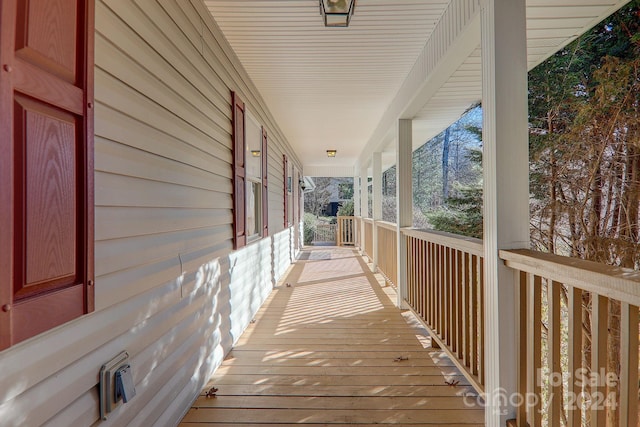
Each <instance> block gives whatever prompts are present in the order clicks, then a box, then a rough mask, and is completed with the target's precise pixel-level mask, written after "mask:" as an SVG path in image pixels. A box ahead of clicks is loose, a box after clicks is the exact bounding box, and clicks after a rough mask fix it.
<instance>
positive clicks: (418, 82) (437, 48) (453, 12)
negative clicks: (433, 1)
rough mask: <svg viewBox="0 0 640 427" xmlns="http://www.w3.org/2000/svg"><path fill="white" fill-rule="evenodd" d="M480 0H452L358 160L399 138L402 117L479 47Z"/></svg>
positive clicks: (413, 111) (363, 161)
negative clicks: (397, 132)
mask: <svg viewBox="0 0 640 427" xmlns="http://www.w3.org/2000/svg"><path fill="white" fill-rule="evenodd" d="M479 12H480V0H460V1H455V2H451V3H450V4H449V7H448V8H447V10H446V11H445V13H444V14H443V16H442V19H441V20H440V22H438V24H437V25H436V27H435V29H434V31H433V33H432V34H431V37H430V38H429V40H428V41H427V43H426V44H425V47H424V48H423V50H422V52H421V53H420V55H419V56H418V59H417V60H416V63H415V64H414V66H413V68H412V69H411V71H410V72H409V74H408V76H407V78H406V79H405V80H404V82H403V84H402V86H401V87H400V89H399V90H398V92H397V94H396V96H395V97H394V99H393V101H391V103H390V104H389V107H388V108H387V110H386V112H385V113H384V115H383V117H382V119H381V120H380V122H379V124H378V126H377V127H376V129H375V130H374V132H373V134H372V135H371V137H370V138H369V141H368V142H367V145H366V146H365V148H364V150H362V153H361V155H360V158H359V159H358V166H356V167H361V165H364V164H367V163H368V161H369V157H370V153H372V152H376V151H384V149H385V148H386V147H387V146H388V145H389V144H391V143H393V141H394V138H395V137H397V135H396V134H395V132H394V130H395V128H396V123H397V120H398V119H412V118H414V116H415V115H416V114H417V113H418V112H419V111H420V110H421V109H422V107H424V105H425V104H426V103H427V102H428V101H429V99H431V97H432V96H433V95H434V94H435V93H436V92H437V91H438V89H440V87H441V86H442V85H443V84H444V83H445V82H446V81H447V79H448V78H449V77H450V76H451V74H453V72H454V71H455V70H456V69H457V68H458V67H459V66H460V64H462V63H463V62H464V60H465V59H466V58H467V57H468V56H469V55H470V54H471V53H472V52H473V51H474V50H475V49H476V48H477V47H478V44H479V39H480V37H479V35H480V15H479Z"/></svg>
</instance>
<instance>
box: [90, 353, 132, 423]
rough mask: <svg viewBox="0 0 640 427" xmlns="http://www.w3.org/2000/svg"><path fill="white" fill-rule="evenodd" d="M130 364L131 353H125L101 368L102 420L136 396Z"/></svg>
mask: <svg viewBox="0 0 640 427" xmlns="http://www.w3.org/2000/svg"><path fill="white" fill-rule="evenodd" d="M128 362H129V353H127V352H126V351H123V352H122V353H120V354H119V355H117V356H116V357H114V358H113V359H111V360H110V361H109V362H107V363H105V364H104V365H102V368H100V384H99V385H100V418H102V419H103V420H106V419H107V415H108V414H109V413H110V412H112V411H113V410H114V409H115V408H117V407H118V406H119V405H120V404H122V403H127V402H129V401H130V400H131V399H132V398H133V397H134V396H135V395H136V389H135V387H134V382H133V373H132V370H131V365H129V363H128Z"/></svg>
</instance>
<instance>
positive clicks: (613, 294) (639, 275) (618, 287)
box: [500, 249, 640, 306]
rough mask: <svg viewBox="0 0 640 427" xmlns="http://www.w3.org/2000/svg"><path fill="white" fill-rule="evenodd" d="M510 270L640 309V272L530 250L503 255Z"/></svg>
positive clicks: (512, 251)
mask: <svg viewBox="0 0 640 427" xmlns="http://www.w3.org/2000/svg"><path fill="white" fill-rule="evenodd" d="M500 258H502V260H504V262H505V265H506V266H507V267H511V268H513V269H516V270H520V271H525V272H527V273H532V274H537V275H541V276H544V277H546V278H548V279H551V280H556V281H558V282H561V283H564V284H565V285H570V286H576V287H578V288H580V289H582V290H585V291H588V292H595V293H597V294H598V295H602V296H606V297H607V298H613V299H617V300H619V301H625V302H628V303H629V304H633V305H639V306H640V272H639V271H635V270H631V269H628V268H622V267H614V266H610V265H604V264H600V263H597V262H593V261H585V260H583V259H578V258H569V257H565V256H560V255H554V254H549V253H544V252H536V251H532V250H529V249H511V250H502V251H500Z"/></svg>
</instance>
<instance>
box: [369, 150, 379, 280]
mask: <svg viewBox="0 0 640 427" xmlns="http://www.w3.org/2000/svg"><path fill="white" fill-rule="evenodd" d="M372 195H373V266H372V267H371V270H372V271H374V272H375V271H376V270H377V269H378V227H376V221H380V220H381V219H382V153H380V152H376V153H373V192H372Z"/></svg>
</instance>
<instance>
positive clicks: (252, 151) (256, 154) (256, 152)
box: [251, 150, 260, 157]
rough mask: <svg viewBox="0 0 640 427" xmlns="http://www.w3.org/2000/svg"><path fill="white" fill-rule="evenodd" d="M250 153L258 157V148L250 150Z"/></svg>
mask: <svg viewBox="0 0 640 427" xmlns="http://www.w3.org/2000/svg"><path fill="white" fill-rule="evenodd" d="M251 155H252V156H253V157H260V150H251Z"/></svg>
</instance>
